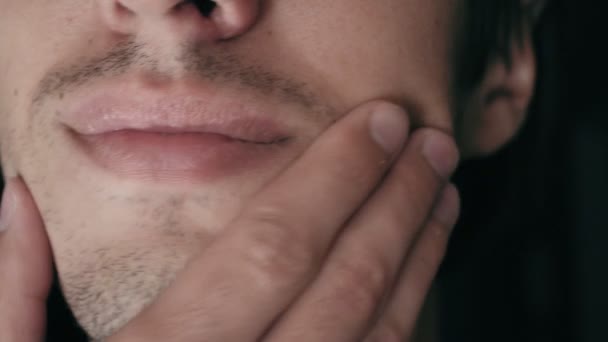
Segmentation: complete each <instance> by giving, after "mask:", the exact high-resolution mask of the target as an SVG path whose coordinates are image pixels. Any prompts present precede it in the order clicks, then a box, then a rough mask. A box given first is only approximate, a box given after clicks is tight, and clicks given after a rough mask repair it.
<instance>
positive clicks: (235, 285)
mask: <svg viewBox="0 0 608 342" xmlns="http://www.w3.org/2000/svg"><path fill="white" fill-rule="evenodd" d="M407 131H408V126H407V119H406V116H405V114H404V113H403V111H402V110H400V109H399V108H398V107H396V106H394V105H390V104H385V103H378V102H376V103H371V104H368V105H365V106H362V107H360V108H359V109H357V110H355V111H354V112H353V113H352V114H349V115H347V116H346V117H344V118H343V119H342V120H341V121H340V122H338V123H337V124H335V125H334V126H332V127H330V128H329V129H328V131H327V132H326V133H325V134H323V135H322V136H321V137H319V138H318V139H317V140H316V141H315V143H313V145H312V146H311V147H310V148H309V149H308V150H307V151H306V152H305V153H304V154H303V156H302V157H301V158H300V159H299V160H298V161H296V162H295V163H294V165H293V166H292V167H290V168H289V169H288V170H286V172H284V173H283V174H282V175H280V176H279V177H278V178H277V179H276V180H275V181H274V182H273V183H272V184H270V185H269V186H268V187H267V188H266V189H265V190H263V191H261V192H260V193H259V194H258V196H256V198H255V199H254V200H253V201H252V202H250V203H251V204H250V205H249V206H248V207H247V208H245V210H244V211H243V212H242V214H241V215H240V216H239V217H238V218H237V219H236V220H235V221H234V222H233V223H232V224H231V225H230V227H229V229H228V230H227V231H226V233H225V234H224V235H222V236H221V237H219V238H218V239H217V240H216V242H215V243H214V244H213V245H212V246H210V247H209V248H208V249H207V250H206V251H205V252H204V253H203V254H202V255H200V257H198V258H196V259H194V260H193V262H191V263H190V264H189V266H188V268H187V270H186V271H185V272H183V273H181V274H180V275H179V277H178V279H177V280H176V281H175V282H174V284H173V286H171V287H170V288H169V289H168V290H167V291H166V292H165V294H164V295H163V296H162V297H161V298H160V299H159V300H158V301H157V302H156V303H155V304H154V305H153V306H152V307H150V308H149V310H146V312H145V313H144V314H143V315H142V316H140V318H139V319H138V320H137V321H138V322H141V323H140V324H137V322H136V323H134V324H132V325H131V326H130V327H128V328H127V329H126V330H131V331H134V329H136V327H137V326H140V327H146V329H147V327H148V326H149V325H151V323H150V322H154V321H155V319H154V317H158V318H164V317H175V319H172V322H171V323H170V324H171V325H172V326H175V327H177V326H180V324H181V325H183V323H184V322H188V321H190V320H194V321H196V322H197V323H198V324H197V325H193V326H192V327H190V328H191V329H190V330H189V331H184V330H183V329H179V335H178V336H183V339H175V337H173V336H171V340H173V341H181V340H183V341H189V340H196V341H200V340H207V341H227V342H228V341H250V340H255V339H256V338H258V337H259V336H261V335H262V334H263V332H264V331H265V329H266V328H267V326H268V324H269V323H270V322H272V321H273V320H274V319H275V318H276V317H277V316H278V315H279V314H280V313H281V312H282V311H283V310H284V309H285V308H286V306H287V305H289V303H290V302H291V301H293V300H294V298H295V297H296V296H297V295H298V294H299V293H300V292H301V291H302V290H303V288H304V287H306V286H307V285H308V283H309V282H310V281H311V280H312V278H313V277H314V275H315V274H316V272H318V269H319V268H320V264H321V262H322V260H323V259H324V257H325V256H326V254H327V249H328V248H329V246H330V244H331V243H332V241H333V240H334V237H335V236H336V235H337V234H338V233H339V231H340V228H341V227H342V226H343V224H344V222H345V221H346V220H348V218H349V217H350V216H351V215H352V214H353V212H354V211H356V210H357V208H358V207H359V206H360V205H361V203H362V202H364V200H365V198H366V197H367V196H368V194H369V193H370V192H371V191H372V189H373V188H374V187H376V185H377V184H378V182H379V181H380V179H381V178H382V176H383V175H384V174H385V172H386V170H387V168H388V166H389V162H390V161H391V160H392V159H394V156H395V155H396V154H397V153H398V152H399V151H400V149H401V147H402V145H403V142H404V141H405V138H406V135H407ZM194 294H199V297H197V298H196V300H194V299H195V298H193V295H194ZM146 320H147V321H148V323H145V322H146ZM175 327H173V328H175ZM163 328H164V329H167V331H170V330H172V327H166V326H165V327H163ZM142 330H143V329H142ZM159 330H160V329H159ZM173 330H175V329H173ZM135 335H137V333H135ZM123 336H128V334H123ZM155 336H158V335H157V334H156V335H152V336H151V338H152V337H155Z"/></svg>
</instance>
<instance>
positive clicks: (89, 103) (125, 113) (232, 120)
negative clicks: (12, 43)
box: [60, 93, 289, 144]
mask: <svg viewBox="0 0 608 342" xmlns="http://www.w3.org/2000/svg"><path fill="white" fill-rule="evenodd" d="M264 107H265V106H263V105H261V104H259V103H247V104H245V103H241V102H238V101H235V100H232V99H222V98H220V97H215V98H205V97H204V96H201V95H200V94H196V95H183V94H182V95H180V94H177V95H175V94H174V95H163V96H152V97H150V96H139V97H138V96H129V95H127V94H119V95H108V94H107V93H106V94H103V95H102V96H97V97H93V98H91V99H88V100H86V101H83V102H80V103H77V104H75V105H74V106H72V108H69V109H68V110H67V111H66V112H64V113H62V114H60V115H61V118H60V120H61V121H62V123H63V124H65V125H66V126H68V127H69V128H70V129H71V130H73V131H75V132H76V133H78V134H81V135H97V134H104V133H111V132H116V131H121V130H138V131H146V132H157V133H169V134H178V133H208V134H218V135H223V136H226V137H228V138H231V139H235V140H240V141H245V142H251V143H260V144H270V143H275V142H283V141H285V140H287V139H288V138H289V134H288V132H287V129H286V127H285V126H284V125H281V124H279V123H278V122H277V121H276V120H272V119H271V118H269V117H267V116H266V115H268V114H269V113H268V112H267V111H269V110H270V109H269V108H264Z"/></svg>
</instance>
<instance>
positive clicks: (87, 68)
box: [32, 41, 334, 117]
mask: <svg viewBox="0 0 608 342" xmlns="http://www.w3.org/2000/svg"><path fill="white" fill-rule="evenodd" d="M175 61H177V62H178V65H179V66H180V67H179V68H180V69H181V70H179V71H181V72H184V73H187V74H188V75H189V76H194V77H195V78H197V79H199V80H201V81H206V82H209V83H213V84H218V85H219V84H222V85H235V86H239V87H242V88H246V89H247V90H249V91H251V92H254V93H257V94H259V95H263V96H267V97H273V98H278V99H279V100H281V101H283V102H288V103H292V104H295V105H299V106H301V107H303V108H304V109H306V110H309V111H311V112H314V113H316V114H318V115H319V116H324V117H328V116H331V114H330V113H333V112H334V110H333V109H332V108H331V107H330V106H329V105H328V104H326V103H325V102H323V101H322V100H321V98H320V97H319V96H318V95H317V94H315V92H314V91H313V90H312V88H311V87H310V86H309V85H308V84H307V83H306V82H302V81H297V80H294V79H292V78H289V77H287V76H285V75H283V74H280V73H277V72H274V71H271V70H269V69H268V68H265V67H264V66H262V65H259V64H254V63H248V62H246V58H244V57H241V56H239V55H236V54H234V53H231V52H228V51H226V50H223V49H213V48H209V46H208V45H205V44H204V43H201V44H189V45H183V46H181V47H180V53H179V54H178V56H177V58H175ZM160 65H161V60H160V59H158V58H155V57H153V56H151V55H149V54H148V53H147V52H146V50H145V47H144V46H143V45H141V44H137V43H135V42H134V41H128V42H123V43H120V44H116V45H115V46H113V47H112V48H111V49H110V50H109V51H108V52H107V53H106V54H104V55H102V56H100V57H96V58H92V59H86V60H83V61H80V62H78V63H76V64H73V65H70V66H67V67H65V66H64V67H58V68H55V69H53V70H50V71H49V72H47V73H46V74H45V75H44V77H43V78H42V79H41V81H40V82H39V83H38V86H37V87H36V90H35V91H34V95H33V98H32V104H33V106H34V107H35V106H37V105H40V104H41V103H43V102H44V101H45V100H47V99H48V98H60V99H61V98H63V97H64V95H65V94H66V93H68V92H69V91H71V90H73V89H76V88H79V87H81V86H85V85H86V84H88V83H91V82H93V81H95V80H98V79H104V78H112V77H116V76H119V75H121V74H125V73H127V72H128V71H129V70H132V69H137V68H140V69H143V70H147V71H150V72H156V73H158V70H159V66H160Z"/></svg>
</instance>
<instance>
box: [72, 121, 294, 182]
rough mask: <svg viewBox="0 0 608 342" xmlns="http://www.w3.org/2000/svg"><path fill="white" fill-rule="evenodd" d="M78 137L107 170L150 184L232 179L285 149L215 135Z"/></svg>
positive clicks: (133, 133)
mask: <svg viewBox="0 0 608 342" xmlns="http://www.w3.org/2000/svg"><path fill="white" fill-rule="evenodd" d="M74 135H75V136H76V139H77V140H78V142H79V143H80V145H81V146H82V148H83V149H84V150H85V152H86V154H88V155H89V156H90V157H91V158H92V159H93V160H94V161H95V162H96V163H98V164H99V165H101V166H102V167H103V168H105V169H108V170H110V171H113V172H114V173H117V174H119V175H120V176H125V177H134V178H139V179H144V180H152V181H182V180H183V181H188V180H199V181H211V180H214V179H218V178H223V177H229V176H234V175H237V174H238V173H241V172H244V171H248V170H251V169H254V168H256V167H259V166H260V165H262V164H263V163H265V162H268V161H270V160H271V159H272V158H275V157H276V156H277V154H278V153H279V149H280V148H281V146H282V144H283V143H273V144H258V143H253V142H244V141H240V140H235V139H231V138H229V137H227V136H224V135H219V134H211V133H171V134H164V133H156V132H145V131H134V130H124V131H116V132H110V133H104V134H97V135H80V134H74Z"/></svg>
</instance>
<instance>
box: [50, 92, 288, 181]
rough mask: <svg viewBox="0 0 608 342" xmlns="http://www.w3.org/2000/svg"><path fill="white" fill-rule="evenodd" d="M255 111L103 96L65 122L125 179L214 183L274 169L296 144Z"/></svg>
mask: <svg viewBox="0 0 608 342" xmlns="http://www.w3.org/2000/svg"><path fill="white" fill-rule="evenodd" d="M269 111H270V109H269V108H263V106H261V105H259V104H255V103H251V104H249V105H247V106H246V105H245V104H243V103H240V102H235V101H233V100H230V99H228V100H222V99H220V98H218V97H215V98H213V99H209V98H203V97H201V96H200V95H198V96H194V95H188V96H184V95H172V96H167V95H163V96H156V97H150V96H148V97H146V98H144V97H143V96H142V97H136V96H131V97H129V96H120V95H113V96H108V94H104V95H103V96H98V97H96V98H93V99H90V100H89V101H84V102H82V103H79V104H77V105H75V106H73V107H72V108H70V109H69V110H68V111H66V112H65V114H62V116H61V118H60V120H61V122H62V123H63V124H64V125H65V127H66V128H67V131H68V132H69V135H70V136H71V138H72V139H73V140H74V141H75V142H76V144H77V146H78V147H79V148H80V150H81V151H83V152H84V153H85V154H86V155H87V156H88V157H89V158H90V159H91V160H92V161H93V162H95V164H97V165H98V166H101V167H102V168H104V169H106V170H109V171H111V172H113V173H115V174H118V175H119V176H126V177H135V178H139V179H146V180H154V181H163V180H172V181H175V180H185V181H192V180H194V181H212V180H216V179H218V178H222V177H228V176H234V175H237V174H239V173H242V172H245V171H247V170H251V169H253V168H259V167H262V166H263V165H264V163H268V162H271V160H272V159H273V158H276V157H277V156H278V154H280V152H281V151H282V150H283V147H285V145H286V143H287V142H288V141H289V139H290V135H289V133H287V131H288V130H287V128H286V127H285V126H282V125H281V124H279V123H278V122H276V121H275V120H272V119H270V118H269V117H268V116H267V115H268V112H269Z"/></svg>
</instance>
